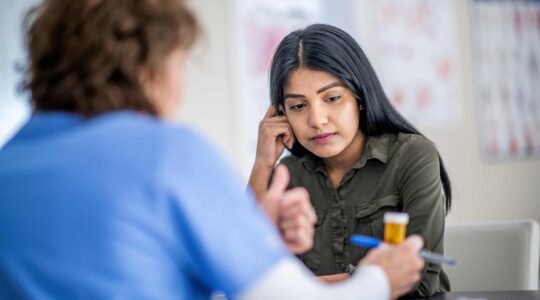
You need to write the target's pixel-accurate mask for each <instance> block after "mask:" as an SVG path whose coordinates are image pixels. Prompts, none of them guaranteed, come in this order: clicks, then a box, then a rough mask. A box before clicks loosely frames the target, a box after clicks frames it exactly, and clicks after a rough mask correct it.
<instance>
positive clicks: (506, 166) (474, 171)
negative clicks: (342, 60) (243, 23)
mask: <svg viewBox="0 0 540 300" xmlns="http://www.w3.org/2000/svg"><path fill="white" fill-rule="evenodd" d="M226 2H227V1H224V0H193V1H191V4H192V7H193V9H194V10H195V12H196V13H197V14H198V15H199V18H200V20H201V22H202V23H203V26H205V28H206V32H207V34H206V37H207V38H208V41H207V43H206V45H204V46H203V48H205V51H206V52H205V53H206V54H205V55H203V57H202V58H201V57H199V59H203V60H204V63H198V62H194V63H192V65H191V68H190V69H189V70H188V84H189V88H188V92H187V93H186V100H185V104H186V105H185V106H184V108H183V109H184V110H183V113H182V117H183V118H184V120H187V121H188V122H189V123H191V124H194V125H195V126H197V127H199V128H201V130H202V131H203V132H205V133H207V135H208V136H209V137H210V138H211V139H212V140H213V141H214V142H215V143H216V144H218V145H219V147H220V148H221V149H223V150H224V151H225V152H226V154H227V155H228V157H229V159H230V160H232V161H233V162H234V163H235V164H236V165H237V166H239V165H240V164H241V162H242V159H243V158H242V157H239V156H238V155H235V153H241V149H238V147H239V146H238V145H236V144H235V138H237V137H235V127H234V126H235V125H234V124H235V122H236V118H238V116H237V115H235V114H234V109H233V107H234V100H235V99H234V94H235V91H234V82H233V79H231V76H232V75H233V73H232V71H231V70H232V69H230V68H233V67H234V66H230V65H228V64H227V60H228V57H229V58H230V57H232V56H231V54H230V51H232V50H231V48H230V47H232V43H231V40H232V37H231V33H230V31H229V29H228V28H227V24H229V22H230V20H228V18H230V17H231V14H230V10H229V8H228V7H227V6H226ZM468 3H469V2H468V1H467V0H459V1H458V5H457V16H458V26H459V32H458V33H459V41H460V46H459V47H460V57H461V63H460V64H461V69H462V72H463V79H462V92H461V95H462V97H461V99H456V101H458V103H457V106H458V107H461V109H462V110H463V112H462V120H461V122H460V123H459V124H458V125H457V126H454V127H453V128H448V129H439V128H429V127H423V128H420V129H421V130H422V131H423V132H424V133H425V134H426V135H427V136H428V137H430V138H431V139H432V140H433V141H434V142H435V143H436V144H437V145H438V147H439V150H440V152H441V154H442V156H443V158H444V160H445V162H446V167H447V169H448V171H449V174H450V177H451V180H452V182H453V191H454V204H453V209H452V211H451V213H450V214H449V215H448V222H449V223H459V222H464V221H475V220H502V219H521V218H530V219H535V220H536V221H538V222H540V161H539V160H522V161H509V162H503V163H485V162H483V161H482V159H481V157H480V152H479V144H478V133H477V127H476V112H475V109H476V108H475V103H474V102H475V101H474V100H475V98H474V97H475V95H474V89H473V88H474V86H473V84H472V82H473V78H472V76H473V73H472V71H473V67H472V57H471V53H472V50H471V44H470V40H471V37H470V32H469V30H470V24H469V20H470V19H469V7H468ZM368 53H369V51H368ZM200 64H202V67H201V65H200ZM208 72H209V73H210V74H209V73H208ZM228 113H230V114H228ZM243 175H244V176H245V174H243Z"/></svg>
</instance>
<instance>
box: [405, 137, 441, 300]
mask: <svg viewBox="0 0 540 300" xmlns="http://www.w3.org/2000/svg"><path fill="white" fill-rule="evenodd" d="M399 172H400V178H401V182H400V185H401V187H400V190H401V195H402V197H403V211H405V212H407V213H408V214H409V216H410V218H409V220H410V221H409V225H408V228H407V231H408V235H410V234H419V235H421V236H422V237H423V238H424V240H425V248H426V249H428V250H430V251H433V252H436V253H441V254H442V253H443V252H444V249H443V238H444V218H445V212H444V195H443V192H442V184H441V176H440V165H439V154H438V152H437V150H436V148H435V146H434V145H433V144H432V143H431V142H430V141H429V140H426V139H418V140H416V139H415V140H412V141H410V142H409V143H407V144H406V145H404V146H403V149H402V153H401V164H400V168H399ZM440 272H441V266H440V265H437V264H432V263H428V264H426V267H425V268H424V270H423V274H422V280H421V281H420V282H419V284H418V286H417V288H416V293H418V294H419V295H420V296H424V297H425V296H431V295H432V294H433V293H435V292H437V291H438V290H439V285H440V279H439V273H440Z"/></svg>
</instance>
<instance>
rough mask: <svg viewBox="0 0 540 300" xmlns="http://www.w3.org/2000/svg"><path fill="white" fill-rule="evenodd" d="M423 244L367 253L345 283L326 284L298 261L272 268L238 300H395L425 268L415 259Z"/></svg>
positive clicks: (412, 241) (411, 243)
mask: <svg viewBox="0 0 540 300" xmlns="http://www.w3.org/2000/svg"><path fill="white" fill-rule="evenodd" d="M421 247H422V241H421V239H420V238H418V237H412V238H409V239H408V240H407V241H406V242H405V243H404V244H403V245H400V246H399V247H391V246H388V245H384V246H382V247H379V248H377V249H374V250H372V251H370V252H369V254H368V255H367V256H366V258H365V259H363V260H362V261H361V262H360V265H359V267H358V268H357V270H356V272H355V273H354V274H353V275H351V276H350V277H349V279H348V280H345V281H342V282H340V283H335V284H326V283H324V282H323V281H320V280H317V279H316V277H313V276H312V275H311V273H310V272H309V271H308V270H307V269H306V268H305V266H303V265H302V264H301V263H300V262H299V261H297V260H287V261H283V262H280V263H279V264H277V265H276V266H274V267H272V268H271V269H270V271H269V272H267V273H266V274H265V275H264V276H263V277H262V278H260V279H258V280H257V281H256V282H255V283H254V284H253V285H251V286H249V287H247V288H246V290H245V291H242V292H241V293H240V294H239V296H238V299H241V300H249V299H262V300H265V299H314V300H318V299H375V300H376V299H388V298H392V299H395V298H397V297H399V296H401V295H403V294H404V293H406V292H407V291H409V290H410V289H411V288H412V287H413V286H414V283H415V282H417V281H418V279H419V278H420V270H421V269H422V266H423V265H424V263H423V261H422V259H420V257H419V256H418V254H417V253H418V251H419V250H420V248H421Z"/></svg>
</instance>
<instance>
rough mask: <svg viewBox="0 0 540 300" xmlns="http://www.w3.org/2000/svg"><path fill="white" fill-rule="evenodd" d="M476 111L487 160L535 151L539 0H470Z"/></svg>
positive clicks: (539, 103)
mask: <svg viewBox="0 0 540 300" xmlns="http://www.w3.org/2000/svg"><path fill="white" fill-rule="evenodd" d="M471 16H472V19H473V20H472V21H473V22H472V24H473V29H474V30H473V38H472V39H473V44H474V62H475V75H474V79H475V84H476V95H477V96H476V114H477V116H478V118H477V119H478V132H479V140H480V151H481V153H482V156H483V158H484V159H485V160H487V161H501V160H509V159H528V158H538V157H540V2H539V1H486V0H483V1H472V14H471Z"/></svg>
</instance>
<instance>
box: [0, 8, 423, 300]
mask: <svg viewBox="0 0 540 300" xmlns="http://www.w3.org/2000/svg"><path fill="white" fill-rule="evenodd" d="M26 20H27V24H26V42H27V44H26V47H27V50H28V65H27V67H26V70H25V74H24V79H23V86H24V87H25V89H26V90H27V91H28V92H29V93H30V95H31V102H32V105H33V114H32V116H31V118H30V120H29V121H28V122H27V123H26V124H25V125H24V126H23V127H22V129H21V130H20V131H19V132H18V133H17V134H16V135H15V136H14V137H13V138H12V139H11V140H10V141H9V142H8V143H7V144H6V145H5V146H4V147H3V148H2V149H1V150H0V299H19V298H23V299H26V298H29V299H102V298H122V299H208V298H209V297H210V295H211V294H212V292H213V291H221V292H223V293H224V294H225V295H227V296H228V297H230V298H238V299H333V298H341V299H386V298H390V297H391V298H395V297H397V296H399V295H402V294H404V293H406V292H407V291H409V290H410V289H411V288H412V287H413V285H414V284H415V282H416V281H418V279H419V278H420V270H421V268H422V267H423V264H424V263H423V261H422V260H421V259H420V257H419V256H418V251H419V249H420V248H421V246H422V241H421V239H420V238H418V237H411V238H409V239H408V240H407V241H406V242H405V243H404V244H403V245H401V246H399V247H392V246H388V245H386V246H383V247H379V248H377V249H375V250H372V251H371V252H370V253H369V254H368V255H367V256H366V258H365V259H364V260H362V261H361V262H360V264H359V267H358V270H357V271H356V272H355V274H354V275H353V276H351V278H350V279H349V280H347V281H346V282H343V283H340V284H336V285H326V284H324V283H323V282H321V281H319V280H318V279H316V278H315V277H314V276H313V274H311V273H310V272H309V271H308V270H307V269H306V268H305V267H304V266H303V265H302V264H301V263H300V262H298V261H297V259H296V258H295V257H294V255H293V253H300V252H302V251H306V250H308V249H309V247H311V245H312V244H313V223H314V222H315V220H314V218H313V216H312V214H311V206H310V205H309V195H308V194H307V192H306V191H305V190H304V189H302V188H297V189H293V190H286V187H287V184H288V180H289V179H288V172H287V170H286V168H285V167H279V168H277V169H276V172H275V175H274V180H273V182H272V184H271V186H270V188H269V190H268V191H267V193H266V194H265V195H263V196H262V197H261V199H260V202H259V203H257V202H256V201H255V200H254V198H253V196H252V195H251V194H250V193H248V194H246V193H244V192H243V190H242V187H241V184H240V182H239V181H238V180H237V178H236V176H235V175H234V173H233V172H232V171H231V168H230V166H228V165H227V163H226V162H224V160H223V158H222V157H221V156H220V155H219V154H217V153H216V151H215V150H214V149H213V148H212V146H210V145H209V144H208V143H207V142H206V141H205V140H204V139H203V138H201V137H200V136H199V135H198V134H196V133H194V132H193V131H192V130H190V129H188V128H186V127H185V126H183V125H180V124H174V123H173V122H171V121H170V119H171V118H172V116H173V115H174V114H175V113H176V111H177V108H178V106H179V104H180V102H181V101H180V100H181V92H182V89H183V87H182V82H183V80H182V78H183V66H184V61H185V57H186V55H187V53H188V50H189V49H190V47H191V45H192V43H193V42H194V41H195V38H196V36H197V35H198V32H199V29H198V28H199V27H198V25H197V21H196V19H195V17H194V16H193V15H192V13H191V12H190V11H189V10H188V9H187V8H186V7H185V5H184V3H183V2H182V1H178V0H123V1H106V0H80V1H63V0H45V1H43V2H42V3H41V4H40V5H39V6H37V7H36V8H34V9H33V10H31V11H30V12H29V14H28V16H27V19H26ZM291 224H292V225H291Z"/></svg>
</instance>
